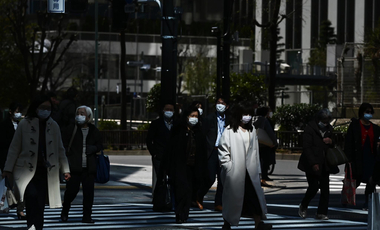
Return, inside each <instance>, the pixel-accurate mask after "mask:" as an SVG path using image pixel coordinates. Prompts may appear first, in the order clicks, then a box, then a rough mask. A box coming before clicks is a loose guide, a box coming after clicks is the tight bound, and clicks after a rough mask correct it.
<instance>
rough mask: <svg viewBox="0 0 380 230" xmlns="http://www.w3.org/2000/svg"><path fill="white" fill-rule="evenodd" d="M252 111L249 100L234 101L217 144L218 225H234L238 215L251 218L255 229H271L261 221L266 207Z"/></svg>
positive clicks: (224, 226) (229, 226) (224, 227)
mask: <svg viewBox="0 0 380 230" xmlns="http://www.w3.org/2000/svg"><path fill="white" fill-rule="evenodd" d="M253 114H254V109H253V106H252V104H251V103H249V102H247V101H241V102H239V103H237V104H235V105H234V106H233V107H232V108H231V118H230V122H229V125H228V126H227V128H226V129H225V131H224V132H223V135H222V137H221V139H220V142H219V145H218V149H219V162H220V165H221V172H220V176H221V180H222V181H221V182H222V183H223V218H224V225H223V228H222V229H231V225H238V224H239V220H240V217H241V216H242V215H244V216H250V217H253V218H254V220H255V229H272V225H270V224H264V222H263V221H262V220H264V219H266V213H267V207H266V201H265V196H264V191H263V189H262V188H261V186H260V173H261V170H260V159H259V146H258V141H257V136H256V130H255V128H254V126H253V125H252V115H253Z"/></svg>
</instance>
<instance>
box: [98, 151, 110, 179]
mask: <svg viewBox="0 0 380 230" xmlns="http://www.w3.org/2000/svg"><path fill="white" fill-rule="evenodd" d="M96 158H97V159H96V178H95V182H96V183H101V184H104V183H107V182H108V181H109V180H110V160H109V158H108V156H107V155H104V153H103V150H101V153H100V155H98V156H96Z"/></svg>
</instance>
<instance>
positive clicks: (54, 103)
mask: <svg viewBox="0 0 380 230" xmlns="http://www.w3.org/2000/svg"><path fill="white" fill-rule="evenodd" d="M47 96H48V97H49V98H50V101H51V115H50V117H51V118H53V120H54V121H56V122H57V121H59V120H60V117H59V115H60V114H59V113H58V111H59V100H58V99H57V94H56V93H55V92H53V91H50V92H48V93H47Z"/></svg>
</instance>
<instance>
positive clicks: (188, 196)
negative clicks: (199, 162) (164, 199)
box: [174, 165, 199, 220]
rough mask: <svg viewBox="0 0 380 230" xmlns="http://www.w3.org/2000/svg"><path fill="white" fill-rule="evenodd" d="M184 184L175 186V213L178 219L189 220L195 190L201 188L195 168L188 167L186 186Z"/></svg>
mask: <svg viewBox="0 0 380 230" xmlns="http://www.w3.org/2000/svg"><path fill="white" fill-rule="evenodd" d="M182 183H183V182H182ZM182 183H181V184H180V185H178V184H176V185H175V186H176V188H175V192H174V193H175V213H176V218H177V219H179V220H187V219H188V218H189V211H190V207H191V200H192V194H193V193H192V192H193V190H194V189H195V190H197V188H199V187H198V185H197V182H196V180H195V169H194V166H188V165H187V166H186V182H185V183H186V184H185V185H184V184H182Z"/></svg>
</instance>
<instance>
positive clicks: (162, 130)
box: [146, 117, 174, 160]
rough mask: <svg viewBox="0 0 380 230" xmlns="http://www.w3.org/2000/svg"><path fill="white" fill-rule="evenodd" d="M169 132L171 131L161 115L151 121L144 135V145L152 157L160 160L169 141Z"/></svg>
mask: <svg viewBox="0 0 380 230" xmlns="http://www.w3.org/2000/svg"><path fill="white" fill-rule="evenodd" d="M173 127H174V125H173ZM173 127H172V129H173ZM170 133H171V131H170V130H169V129H168V128H167V127H166V125H165V121H164V118H162V117H161V118H158V119H157V120H154V121H152V123H151V124H150V126H149V130H148V135H147V137H146V145H147V147H148V150H149V153H150V155H152V157H155V158H156V159H157V160H162V157H163V155H164V154H165V152H166V151H167V147H168V144H169V141H170Z"/></svg>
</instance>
